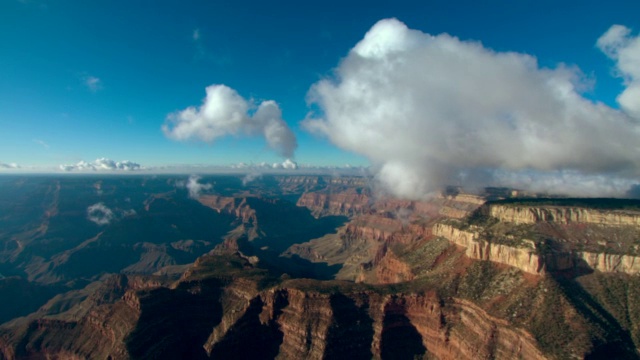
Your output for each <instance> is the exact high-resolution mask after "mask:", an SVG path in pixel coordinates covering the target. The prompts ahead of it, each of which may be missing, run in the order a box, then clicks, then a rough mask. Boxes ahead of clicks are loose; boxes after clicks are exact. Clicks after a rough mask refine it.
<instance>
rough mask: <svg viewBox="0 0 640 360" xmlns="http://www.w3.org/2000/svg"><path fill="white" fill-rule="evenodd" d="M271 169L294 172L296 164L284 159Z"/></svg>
mask: <svg viewBox="0 0 640 360" xmlns="http://www.w3.org/2000/svg"><path fill="white" fill-rule="evenodd" d="M271 167H272V168H274V169H286V170H296V169H297V168H298V163H296V162H295V161H293V160H291V159H286V160H285V161H283V162H281V163H274V164H273V165H272V166H271Z"/></svg>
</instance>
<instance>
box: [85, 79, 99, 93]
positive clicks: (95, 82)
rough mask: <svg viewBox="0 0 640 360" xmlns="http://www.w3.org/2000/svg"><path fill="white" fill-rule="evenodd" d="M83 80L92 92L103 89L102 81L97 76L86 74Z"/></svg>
mask: <svg viewBox="0 0 640 360" xmlns="http://www.w3.org/2000/svg"><path fill="white" fill-rule="evenodd" d="M82 82H83V84H84V86H86V87H87V89H89V91H91V92H97V91H98V90H101V89H102V81H101V80H100V79H99V78H97V77H95V76H92V75H84V76H83V77H82Z"/></svg>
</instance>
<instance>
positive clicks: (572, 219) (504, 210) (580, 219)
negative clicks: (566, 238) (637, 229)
mask: <svg viewBox="0 0 640 360" xmlns="http://www.w3.org/2000/svg"><path fill="white" fill-rule="evenodd" d="M489 215H491V216H492V217H494V218H496V219H498V220H500V221H503V222H509V223H514V224H535V223H539V222H545V221H546V222H555V223H560V224H569V223H584V224H600V225H607V226H625V225H627V226H640V213H638V212H632V211H622V210H609V211H601V210H596V209H587V208H580V207H563V206H544V207H542V206H520V205H490V206H489Z"/></svg>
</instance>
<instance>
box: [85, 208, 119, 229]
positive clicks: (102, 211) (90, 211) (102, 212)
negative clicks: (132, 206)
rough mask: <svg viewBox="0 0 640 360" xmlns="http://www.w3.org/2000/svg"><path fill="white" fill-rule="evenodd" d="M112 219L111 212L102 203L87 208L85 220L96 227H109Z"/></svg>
mask: <svg viewBox="0 0 640 360" xmlns="http://www.w3.org/2000/svg"><path fill="white" fill-rule="evenodd" d="M113 218H114V214H113V211H112V210H111V209H109V208H108V207H106V206H105V205H104V204H103V203H97V204H93V205H91V206H89V207H88V208H87V219H89V221H92V222H94V223H96V224H98V225H101V226H102V225H109V223H110V222H111V220H113Z"/></svg>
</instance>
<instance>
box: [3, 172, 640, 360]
mask: <svg viewBox="0 0 640 360" xmlns="http://www.w3.org/2000/svg"><path fill="white" fill-rule="evenodd" d="M0 182H2V186H3V187H2V191H0V225H1V227H0V241H1V242H2V243H1V244H0V245H1V247H0V272H1V273H2V274H3V275H4V276H5V277H4V278H2V279H0V286H2V288H0V289H1V290H2V292H1V293H0V296H2V297H3V299H2V300H3V301H2V303H3V304H11V305H9V306H4V307H3V308H2V312H1V313H0V315H1V316H3V318H2V319H0V321H3V322H4V324H2V325H1V326H0V358H6V359H22V358H29V359H40V358H42V359H44V358H91V359H94V358H95V359H98V358H99V359H105V358H111V359H149V358H163V359H164V358H166V359H176V358H189V359H207V358H246V359H249V358H251V359H256V358H257V359H272V358H280V359H299V358H309V359H321V358H334V359H340V358H356V359H370V358H382V359H414V358H424V359H465V358H466V359H491V358H498V359H514V358H522V359H543V358H550V359H566V358H593V359H599V358H629V359H635V358H639V356H638V354H639V353H638V348H639V347H640V301H639V300H640V278H638V275H637V273H638V269H640V261H638V260H636V257H637V256H640V254H639V253H638V251H639V250H640V248H638V246H639V245H640V225H638V224H637V223H636V222H635V221H636V220H635V219H636V218H640V210H639V209H640V203H639V202H635V201H631V200H629V201H620V200H613V199H589V200H584V199H541V198H536V199H518V198H511V199H507V200H498V201H489V202H486V200H485V199H486V197H489V198H497V197H500V196H502V195H505V194H508V192H505V193H504V194H500V193H498V194H497V193H496V190H495V189H493V190H492V192H490V193H488V194H485V196H486V197H482V196H473V195H469V194H461V193H457V192H455V191H450V192H445V193H443V194H441V195H436V196H434V197H432V198H431V199H428V200H424V201H406V200H398V199H392V198H387V197H377V196H375V195H374V194H372V193H371V191H370V189H369V188H368V182H367V180H366V179H365V178H359V177H352V178H331V177H321V176H286V177H268V176H265V177H263V178H261V179H258V180H256V181H255V182H253V183H248V184H243V183H242V177H235V176H224V177H223V176H218V177H211V178H206V177H205V178H203V179H201V180H200V182H201V183H203V184H204V183H210V184H212V185H213V188H212V189H210V190H209V191H204V192H202V193H201V194H199V196H198V197H197V198H196V199H193V198H189V193H188V189H186V188H185V179H184V178H180V177H171V176H166V177H112V178H97V177H88V178H79V177H65V178H48V177H26V178H20V177H3V178H0ZM6 189H8V190H6ZM292 200H293V201H296V202H297V204H296V203H294V202H292ZM96 204H102V205H101V206H97V205H96ZM19 299H22V300H23V301H19Z"/></svg>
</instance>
